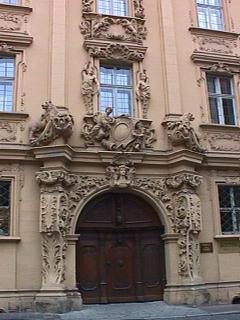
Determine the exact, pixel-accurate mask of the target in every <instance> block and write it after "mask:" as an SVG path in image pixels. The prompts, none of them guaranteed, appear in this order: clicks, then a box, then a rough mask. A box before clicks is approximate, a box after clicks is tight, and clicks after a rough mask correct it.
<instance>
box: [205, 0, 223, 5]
mask: <svg viewBox="0 0 240 320" xmlns="http://www.w3.org/2000/svg"><path fill="white" fill-rule="evenodd" d="M207 4H209V5H212V6H221V5H222V1H221V0H207Z"/></svg>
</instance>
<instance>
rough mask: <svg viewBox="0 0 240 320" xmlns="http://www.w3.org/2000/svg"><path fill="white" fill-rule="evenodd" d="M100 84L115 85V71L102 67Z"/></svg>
mask: <svg viewBox="0 0 240 320" xmlns="http://www.w3.org/2000/svg"><path fill="white" fill-rule="evenodd" d="M100 83H101V84H109V85H112V84H113V69H112V68H107V67H101V71H100Z"/></svg>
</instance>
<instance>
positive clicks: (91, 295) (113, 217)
mask: <svg viewBox="0 0 240 320" xmlns="http://www.w3.org/2000/svg"><path fill="white" fill-rule="evenodd" d="M97 220H98V221H97ZM90 225H91V227H90ZM78 232H79V233H80V236H79V241H78V244H77V252H76V254H77V274H76V275H77V286H78V288H79V290H80V291H81V293H82V297H83V302H84V303H108V302H109V303H110V302H128V301H129V302H130V301H153V300H162V299H163V291H164V286H165V263H164V246H163V241H162V239H161V233H162V226H161V224H160V221H159V219H158V218H157V215H156V213H155V212H154V210H153V209H152V208H151V207H150V206H149V205H148V204H147V203H145V201H143V200H142V199H141V198H138V197H136V196H135V195H131V194H130V195H129V194H118V193H116V194H115V193H111V194H106V195H104V196H101V197H99V198H98V199H95V201H94V202H93V204H92V205H90V206H88V207H87V208H85V210H84V212H83V215H82V218H81V219H80V221H79V223H78Z"/></svg>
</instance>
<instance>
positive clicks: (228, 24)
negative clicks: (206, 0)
mask: <svg viewBox="0 0 240 320" xmlns="http://www.w3.org/2000/svg"><path fill="white" fill-rule="evenodd" d="M189 1H190V12H189V17H190V26H191V27H195V28H198V12H197V3H196V0H189ZM222 2H223V20H224V24H225V30H224V31H227V32H234V31H235V30H234V25H233V21H232V18H231V3H230V2H229V1H226V0H222ZM199 29H201V28H199ZM205 30H212V29H205ZM214 31H216V32H222V31H221V30H214Z"/></svg>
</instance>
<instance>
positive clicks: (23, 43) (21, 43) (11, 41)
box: [0, 32, 33, 51]
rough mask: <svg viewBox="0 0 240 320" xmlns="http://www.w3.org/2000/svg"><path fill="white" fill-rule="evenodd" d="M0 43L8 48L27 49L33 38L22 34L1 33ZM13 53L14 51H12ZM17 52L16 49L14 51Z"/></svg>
mask: <svg viewBox="0 0 240 320" xmlns="http://www.w3.org/2000/svg"><path fill="white" fill-rule="evenodd" d="M0 42H4V43H7V44H8V45H10V46H16V47H28V46H30V44H31V43H32V42H33V37H31V36H28V35H23V34H12V33H8V32H7V33H1V32H0ZM13 51H14V50H13ZM16 51H18V48H17V49H16Z"/></svg>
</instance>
